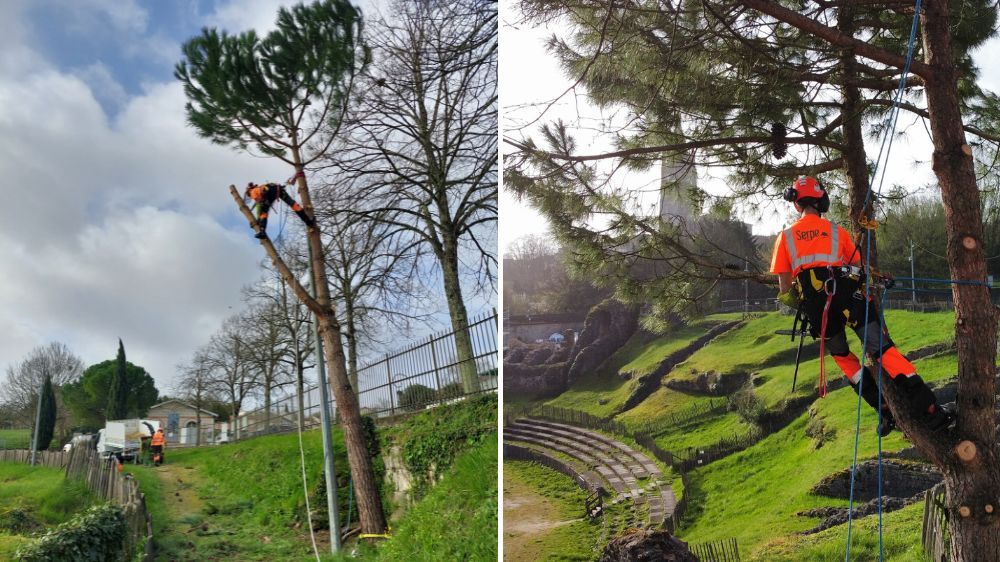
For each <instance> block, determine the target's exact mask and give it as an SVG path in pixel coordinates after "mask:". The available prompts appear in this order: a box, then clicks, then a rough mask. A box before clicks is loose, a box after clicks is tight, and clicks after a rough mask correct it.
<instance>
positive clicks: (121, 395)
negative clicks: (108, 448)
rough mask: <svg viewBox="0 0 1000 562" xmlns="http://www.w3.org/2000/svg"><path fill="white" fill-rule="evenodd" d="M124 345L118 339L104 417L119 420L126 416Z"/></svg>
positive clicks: (126, 392) (126, 385) (126, 386)
mask: <svg viewBox="0 0 1000 562" xmlns="http://www.w3.org/2000/svg"><path fill="white" fill-rule="evenodd" d="M125 367H126V365H125V346H124V345H123V344H122V340H121V339H120V338H119V339H118V357H116V358H115V374H114V377H112V379H111V388H110V389H109V391H108V408H107V416H106V418H107V419H109V420H121V419H125V418H127V417H128V414H129V412H128V379H127V378H126V375H125Z"/></svg>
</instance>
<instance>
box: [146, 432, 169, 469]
mask: <svg viewBox="0 0 1000 562" xmlns="http://www.w3.org/2000/svg"><path fill="white" fill-rule="evenodd" d="M166 446H167V439H166V438H165V437H164V436H163V430H162V429H157V430H156V433H154V434H153V439H152V440H151V441H150V442H149V449H150V451H152V453H153V464H156V465H159V464H160V463H162V462H163V448H164V447H166Z"/></svg>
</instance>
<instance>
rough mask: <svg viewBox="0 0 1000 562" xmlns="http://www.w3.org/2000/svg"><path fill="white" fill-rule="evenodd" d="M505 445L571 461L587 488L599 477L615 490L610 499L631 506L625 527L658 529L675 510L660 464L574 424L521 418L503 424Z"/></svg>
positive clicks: (609, 488)
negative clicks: (524, 447)
mask: <svg viewBox="0 0 1000 562" xmlns="http://www.w3.org/2000/svg"><path fill="white" fill-rule="evenodd" d="M504 443H505V444H510V445H514V446H528V447H530V448H532V449H533V450H535V451H540V452H542V453H544V452H545V451H552V452H555V453H559V454H560V455H561V456H564V457H569V458H570V459H572V461H571V462H572V463H573V464H574V465H575V467H576V472H577V473H579V474H580V475H581V477H582V478H583V479H584V480H585V481H586V482H587V486H588V487H590V486H592V485H593V482H594V481H595V480H597V481H600V482H601V485H602V487H604V488H605V489H607V490H612V491H613V494H614V498H613V500H612V502H613V503H621V502H630V503H631V504H632V505H631V511H632V516H631V518H630V520H629V521H626V522H625V523H626V524H627V525H628V526H637V527H653V528H659V527H661V526H663V524H664V522H665V521H667V519H669V518H670V517H671V516H672V515H673V513H674V509H675V508H676V505H677V500H676V498H675V497H674V492H673V490H672V489H671V487H670V482H669V481H668V480H667V479H666V477H665V476H664V474H663V472H662V471H661V470H660V469H659V467H658V466H657V465H656V464H655V463H654V462H653V461H652V460H651V459H650V458H649V457H647V456H646V455H645V454H643V453H641V452H639V451H637V450H635V449H634V448H633V447H630V446H629V445H627V444H625V443H622V442H621V441H618V440H616V439H614V438H611V437H608V436H606V435H603V434H600V433H597V432H595V431H590V430H587V429H583V428H579V427H575V426H572V425H566V424H561V423H555V422H550V421H545V420H539V419H528V418H521V419H518V420H516V421H515V422H514V423H512V424H509V425H507V426H506V427H504ZM556 456H559V455H556ZM581 485H583V484H581Z"/></svg>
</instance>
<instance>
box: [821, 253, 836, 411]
mask: <svg viewBox="0 0 1000 562" xmlns="http://www.w3.org/2000/svg"><path fill="white" fill-rule="evenodd" d="M827 269H829V271H830V276H829V277H827V278H826V279H825V280H824V281H823V291H824V292H826V304H825V305H823V320H822V322H821V323H820V328H819V397H820V398H826V325H827V320H828V319H829V316H830V305H831V304H833V295H835V294H837V276H836V275H835V274H834V271H833V268H832V267H827Z"/></svg>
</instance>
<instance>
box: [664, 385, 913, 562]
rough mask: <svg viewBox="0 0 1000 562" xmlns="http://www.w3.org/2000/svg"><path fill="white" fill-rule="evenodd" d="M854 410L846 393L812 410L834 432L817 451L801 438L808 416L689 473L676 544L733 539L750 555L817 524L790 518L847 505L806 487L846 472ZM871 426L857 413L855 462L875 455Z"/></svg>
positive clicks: (868, 414) (886, 445) (890, 441)
mask: <svg viewBox="0 0 1000 562" xmlns="http://www.w3.org/2000/svg"><path fill="white" fill-rule="evenodd" d="M856 405H857V398H856V395H855V394H854V392H852V391H851V390H850V389H849V388H844V389H841V390H838V391H836V392H833V393H831V394H829V395H828V396H827V398H826V399H824V400H818V401H817V402H816V403H815V404H814V406H813V408H814V409H815V412H816V418H817V419H818V420H821V421H822V423H823V424H824V425H825V426H826V428H827V429H828V430H830V431H832V432H834V435H833V437H832V439H831V440H829V441H827V442H826V443H824V444H823V445H822V446H821V447H820V448H818V449H817V448H816V445H815V443H814V441H813V440H812V439H810V438H809V437H807V436H806V435H805V433H804V431H805V427H806V424H807V423H808V421H809V416H808V414H803V415H802V416H801V417H799V418H798V419H797V420H795V421H794V422H793V423H792V424H791V425H789V426H788V427H786V428H785V429H783V430H782V431H779V432H777V433H775V434H773V435H771V436H769V437H767V438H766V439H764V440H763V441H761V442H760V443H757V444H756V445H754V446H753V447H750V448H749V449H747V450H745V451H742V452H740V453H736V454H734V455H731V456H729V457H727V458H725V459H722V460H719V461H716V462H715V463H713V464H711V465H709V466H707V467H705V468H704V469H701V470H699V471H696V472H695V473H694V474H693V476H692V478H693V482H692V486H691V487H692V488H693V489H694V490H691V489H689V490H688V493H689V494H691V497H692V498H693V499H694V507H693V508H692V509H691V510H690V511H689V514H690V515H691V517H690V519H689V521H688V522H686V524H685V527H684V529H683V531H682V533H681V535H682V537H683V538H684V539H685V540H690V541H692V542H708V541H714V540H719V539H724V538H728V537H732V536H735V537H737V539H738V541H739V544H740V550H741V551H744V552H747V553H752V552H754V551H755V550H756V549H757V548H759V547H760V546H761V545H763V544H765V543H768V542H770V541H772V540H774V539H775V538H777V537H781V536H785V535H789V534H792V533H796V532H799V531H803V530H806V529H808V528H810V527H812V526H814V525H815V524H816V523H818V520H817V519H813V518H806V517H799V516H796V515H795V513H796V512H798V511H801V510H804V509H809V508H813V507H822V506H843V505H846V503H847V502H846V501H844V500H836V499H831V498H823V497H819V496H815V495H813V494H812V493H811V492H810V488H811V487H812V486H813V485H815V484H816V483H817V482H818V481H819V480H820V479H822V478H823V477H824V476H827V475H828V474H830V473H832V472H834V471H837V470H840V469H843V468H846V467H849V466H850V465H851V457H852V454H853V446H854V425H855V416H856V411H857V410H856V407H857V406H856ZM875 423H876V420H875V413H874V412H873V411H871V410H870V409H869V408H867V406H865V407H863V408H862V411H861V428H862V432H861V443H860V445H859V452H858V455H859V458H860V459H863V458H869V457H872V456H874V454H875V450H876V444H877V440H876V436H875V434H874V431H873V429H874V427H875ZM905 445H906V443H905V441H904V440H903V438H902V436H901V434H900V433H898V432H896V433H893V434H892V435H891V436H890V437H888V438H886V439H884V440H883V441H882V448H883V450H890V451H891V450H899V449H901V448H903V447H904V446H905ZM845 532H846V531H845Z"/></svg>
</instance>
